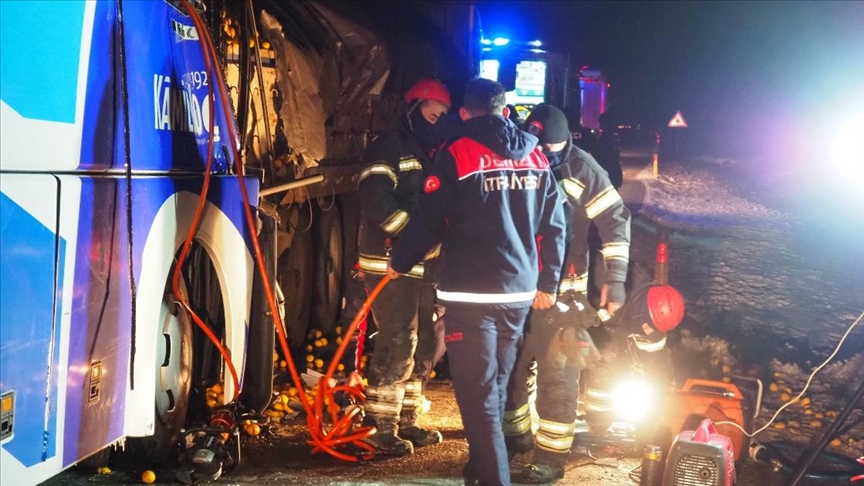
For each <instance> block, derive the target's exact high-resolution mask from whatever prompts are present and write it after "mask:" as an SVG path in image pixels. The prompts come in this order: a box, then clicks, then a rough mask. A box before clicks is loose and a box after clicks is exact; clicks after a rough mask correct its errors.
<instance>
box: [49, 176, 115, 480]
mask: <svg viewBox="0 0 864 486" xmlns="http://www.w3.org/2000/svg"><path fill="white" fill-rule="evenodd" d="M125 208H126V204H125V183H124V182H123V179H118V178H98V179H96V178H82V179H81V197H80V203H79V205H78V214H79V217H78V228H77V232H78V236H77V252H76V255H75V276H74V295H73V297H72V309H71V322H70V328H69V329H70V332H69V368H68V373H67V383H66V393H67V401H66V412H65V416H66V424H65V436H64V466H68V465H71V464H74V463H75V462H77V461H78V460H80V459H82V458H84V457H87V456H89V455H90V454H92V453H95V452H97V451H99V450H100V449H102V448H104V447H105V446H106V445H108V444H111V443H112V442H114V441H116V440H118V439H120V438H122V437H123V416H124V405H125V404H124V397H125V389H126V380H127V379H128V378H129V352H130V341H131V331H130V328H131V292H130V280H129V258H128V238H127V235H128V230H127V221H128V220H127V217H126V215H127V213H126V210H125Z"/></svg>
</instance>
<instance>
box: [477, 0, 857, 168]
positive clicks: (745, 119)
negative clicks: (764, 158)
mask: <svg viewBox="0 0 864 486" xmlns="http://www.w3.org/2000/svg"><path fill="white" fill-rule="evenodd" d="M477 5H478V8H479V10H480V16H481V20H482V25H483V29H484V34H485V35H486V36H487V37H494V36H495V35H497V34H499V33H500V34H505V35H508V36H510V37H512V38H519V39H524V40H532V39H535V38H536V39H540V40H542V41H543V42H544V45H545V48H547V49H548V50H556V51H561V52H565V53H569V54H570V55H571V58H572V59H573V62H574V64H577V65H583V64H587V65H590V66H592V67H597V68H600V69H601V70H603V71H604V72H605V73H606V74H607V78H608V80H609V82H610V83H611V88H610V103H609V109H610V111H616V112H618V113H619V114H620V115H623V116H624V118H625V119H627V120H628V121H631V122H633V123H643V124H644V125H646V126H659V127H665V125H666V123H667V122H668V121H669V120H670V119H671V118H672V116H673V114H674V113H675V111H676V110H681V112H682V114H683V115H684V118H685V119H686V120H687V123H688V124H689V125H690V128H688V129H686V130H687V132H686V134H687V135H688V136H690V137H691V138H693V139H694V140H696V139H699V140H702V142H704V143H705V144H706V146H711V147H712V148H715V149H722V148H726V149H728V151H729V152H730V153H736V152H740V151H750V152H753V151H771V152H775V153H776V152H777V151H779V150H784V151H791V150H798V149H799V147H800V142H801V141H802V140H807V141H808V143H809V146H810V147H812V146H813V145H814V144H813V141H814V140H819V137H820V136H824V134H825V133H827V132H830V131H831V130H833V129H835V127H836V126H837V124H839V123H842V122H843V121H844V120H847V119H849V118H851V117H853V116H856V115H857V116H860V115H864V2H861V1H854V2H853V1H848V2H836V1H814V2H809V1H806V2H805V1H785V2H781V1H770V2H769V1H750V2H745V1H741V2H712V1H693V2H635V1H634V2H576V1H559V2H555V1H533V2H522V1H512V2H507V1H486V0H479V1H478V2H477ZM727 141H728V143H727ZM793 147H794V148H793Z"/></svg>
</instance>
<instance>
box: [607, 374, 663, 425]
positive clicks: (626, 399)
mask: <svg viewBox="0 0 864 486" xmlns="http://www.w3.org/2000/svg"><path fill="white" fill-rule="evenodd" d="M653 404H654V397H653V393H652V392H651V387H650V386H648V382H646V381H645V379H644V378H641V377H632V378H630V379H628V380H627V381H625V382H623V383H621V384H619V385H618V386H617V387H616V388H615V390H614V391H613V392H612V406H613V407H614V408H615V414H616V415H617V416H618V417H620V418H622V419H625V420H628V421H632V422H638V421H639V420H641V419H642V418H643V417H645V416H646V415H647V413H648V411H649V410H650V409H651V407H652V406H653Z"/></svg>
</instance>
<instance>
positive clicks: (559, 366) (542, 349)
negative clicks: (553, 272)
mask: <svg viewBox="0 0 864 486" xmlns="http://www.w3.org/2000/svg"><path fill="white" fill-rule="evenodd" d="M550 312H557V311H555V310H554V308H553V309H550V310H543V311H538V310H532V311H531V317H530V318H529V319H528V324H527V325H526V328H525V341H524V344H523V346H522V348H521V349H520V352H519V356H518V359H517V360H516V366H515V368H514V370H513V376H512V377H511V379H510V383H509V386H508V390H507V407H506V410H507V417H508V418H512V419H513V420H514V421H515V422H517V423H519V422H521V423H522V424H523V425H524V426H523V427H519V429H521V430H519V431H517V430H515V429H511V430H510V431H508V441H509V440H513V439H514V438H515V437H513V436H512V435H510V433H511V432H512V433H513V435H525V434H529V435H530V434H531V427H530V411H529V407H528V401H529V394H530V390H529V385H528V383H529V380H530V379H531V378H533V377H532V375H533V374H535V373H536V390H537V397H536V401H535V402H534V406H535V408H536V409H537V415H538V416H539V417H540V426H539V428H538V430H537V438H536V446H537V447H536V448H535V449H534V460H535V462H541V463H544V464H552V465H555V466H563V465H564V464H565V463H566V462H567V459H568V457H569V456H570V448H571V447H572V445H573V433H574V432H575V423H576V403H577V400H578V398H579V373H580V369H579V368H578V367H576V366H572V364H568V362H567V359H566V357H565V356H564V355H563V354H562V353H561V349H560V346H559V343H558V340H559V339H560V332H561V329H560V327H559V326H558V325H555V324H554V323H553V322H549V319H547V318H546V316H547V314H548V313H550ZM535 362H536V368H535V367H534V364H535ZM535 370H536V371H535ZM517 411H520V413H517ZM506 429H507V425H506V424H505V430H506ZM514 442H518V440H516V441H514Z"/></svg>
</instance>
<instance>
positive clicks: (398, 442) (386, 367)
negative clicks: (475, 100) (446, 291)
mask: <svg viewBox="0 0 864 486" xmlns="http://www.w3.org/2000/svg"><path fill="white" fill-rule="evenodd" d="M404 101H405V110H404V113H403V116H402V119H401V122H402V123H401V127H400V128H399V129H398V130H393V131H389V132H386V133H384V134H382V135H381V136H379V137H378V138H376V139H375V140H374V141H373V142H372V144H371V145H370V146H369V148H368V149H367V151H366V153H365V154H364V162H365V165H364V168H363V170H362V172H361V173H360V185H359V193H360V212H361V221H360V232H359V237H358V241H359V243H358V246H359V270H360V271H362V272H363V273H364V274H365V278H364V280H363V281H364V284H365V286H366V289H367V291H371V290H372V289H374V288H375V286H376V285H377V284H378V283H379V282H380V280H381V279H382V278H383V276H384V275H385V274H386V272H387V265H388V262H389V260H390V249H391V247H392V245H393V243H394V242H395V241H397V240H398V239H399V237H400V234H401V232H402V230H403V229H404V228H405V225H406V224H407V223H408V221H409V220H410V219H411V217H412V215H413V214H414V213H415V211H416V210H417V202H418V199H419V196H420V194H421V192H422V191H423V181H424V171H425V170H426V169H427V168H428V166H429V164H431V160H430V157H429V154H430V153H431V152H432V151H433V150H434V149H435V148H436V147H438V146H440V144H441V143H442V142H443V139H442V138H441V137H440V136H439V134H438V132H437V131H436V128H435V125H436V122H437V121H438V119H439V118H440V117H442V116H444V115H446V114H447V112H448V110H449V109H450V93H449V91H448V90H447V87H446V86H444V85H443V84H442V83H440V82H438V81H436V80H432V79H421V80H419V81H417V82H416V83H414V85H413V86H412V87H411V88H410V89H409V90H408V91H407V92H406V93H405V100H404ZM436 251H437V250H436V249H433V250H430V252H429V253H428V254H427V255H426V256H425V258H424V259H423V260H424V262H428V261H429V260H431V259H433V258H434V257H435V256H436ZM424 262H420V263H418V264H417V265H415V266H414V267H413V268H411V270H410V271H409V272H407V275H406V277H407V278H404V279H400V280H399V281H396V282H392V283H390V284H388V285H387V286H386V287H385V288H384V290H383V291H382V292H381V294H380V295H379V296H378V298H377V299H376V300H375V301H374V302H373V304H372V316H373V318H374V320H375V323H376V324H377V326H378V332H377V335H376V336H375V349H374V352H373V353H372V354H371V357H370V360H369V367H368V370H367V380H368V386H367V387H366V405H365V418H364V420H365V424H366V425H372V426H374V427H375V428H376V430H377V432H376V433H375V434H373V435H371V436H370V437H369V438H367V439H366V440H367V442H368V443H369V444H371V445H372V446H373V447H375V449H376V452H377V453H378V454H382V455H394V456H401V455H406V454H412V453H413V452H414V448H415V447H422V446H427V445H432V444H437V443H439V442H441V440H442V438H441V433H440V432H438V431H437V430H431V429H425V428H422V427H420V426H419V425H418V423H417V419H418V416H419V414H420V412H421V406H422V399H421V392H422V390H421V388H422V383H423V381H424V379H425V377H426V376H428V375H429V373H430V372H431V370H432V366H433V357H434V355H435V350H436V347H437V343H436V331H435V324H434V323H433V322H432V316H433V314H434V298H435V294H434V288H433V287H432V283H431V279H430V277H429V275H427V273H428V272H426V271H425V268H424Z"/></svg>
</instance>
